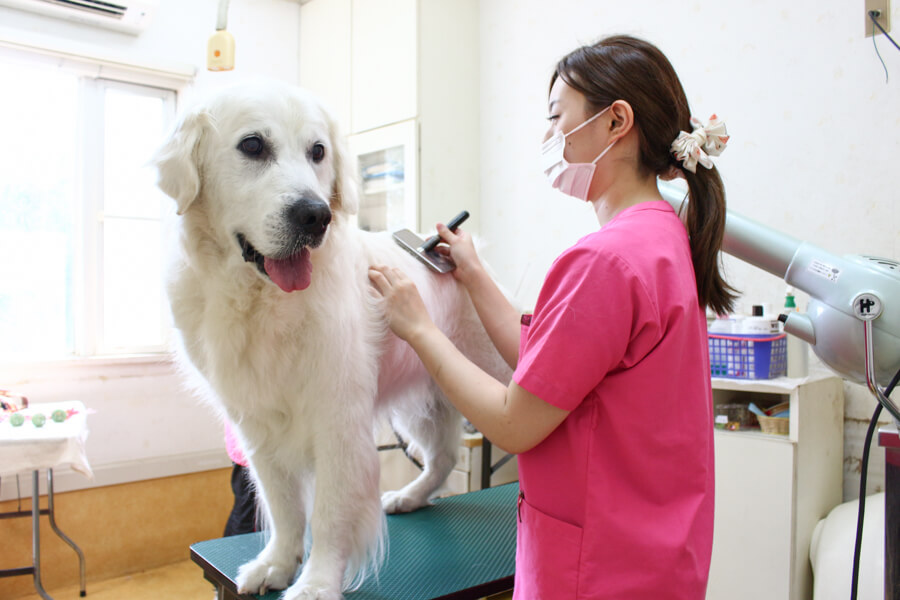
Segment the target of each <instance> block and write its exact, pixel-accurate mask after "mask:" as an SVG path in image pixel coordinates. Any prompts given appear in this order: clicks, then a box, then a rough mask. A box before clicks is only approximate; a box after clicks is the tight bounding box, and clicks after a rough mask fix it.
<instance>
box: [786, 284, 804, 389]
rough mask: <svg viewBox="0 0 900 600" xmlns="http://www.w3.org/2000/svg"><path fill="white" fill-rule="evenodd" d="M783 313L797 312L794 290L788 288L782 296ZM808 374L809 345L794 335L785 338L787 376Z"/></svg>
mask: <svg viewBox="0 0 900 600" xmlns="http://www.w3.org/2000/svg"><path fill="white" fill-rule="evenodd" d="M784 312H785V313H792V312H798V311H797V303H796V301H795V299H794V288H792V287H788V288H787V290H786V291H785V295H784ZM808 374H809V344H807V343H806V342H804V341H803V340H801V339H800V338H798V337H797V336H795V335H791V334H788V336H787V376H788V377H806V376H807V375H808Z"/></svg>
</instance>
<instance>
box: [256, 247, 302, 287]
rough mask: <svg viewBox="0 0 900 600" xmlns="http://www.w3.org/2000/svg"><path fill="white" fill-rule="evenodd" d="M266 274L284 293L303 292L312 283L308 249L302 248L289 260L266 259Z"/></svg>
mask: <svg viewBox="0 0 900 600" xmlns="http://www.w3.org/2000/svg"><path fill="white" fill-rule="evenodd" d="M265 266H266V273H268V275H269V278H270V279H271V280H272V281H274V282H275V283H276V284H277V285H278V287H280V288H281V289H283V290H284V291H286V292H293V291H294V290H305V289H306V288H308V287H309V284H310V282H311V281H312V261H311V260H310V257H309V248H304V249H303V250H301V251H300V252H298V253H297V254H295V255H293V256H292V257H290V258H283V259H281V260H276V259H274V258H268V257H267V258H266V263H265Z"/></svg>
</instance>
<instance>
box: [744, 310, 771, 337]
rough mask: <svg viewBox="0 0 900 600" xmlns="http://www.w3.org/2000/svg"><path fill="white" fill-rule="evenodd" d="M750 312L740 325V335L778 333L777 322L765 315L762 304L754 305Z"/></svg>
mask: <svg viewBox="0 0 900 600" xmlns="http://www.w3.org/2000/svg"><path fill="white" fill-rule="evenodd" d="M752 311H753V312H752V315H751V316H749V317H747V318H745V319H744V320H743V322H742V323H741V333H753V334H757V335H768V334H772V333H778V329H779V324H778V320H777V319H773V318H772V316H771V315H767V314H766V312H765V307H764V306H763V305H762V304H754V305H753V309H752Z"/></svg>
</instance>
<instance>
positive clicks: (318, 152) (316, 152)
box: [310, 143, 325, 163]
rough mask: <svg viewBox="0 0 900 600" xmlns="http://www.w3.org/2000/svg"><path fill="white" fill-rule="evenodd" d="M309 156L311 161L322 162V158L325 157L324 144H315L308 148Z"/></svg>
mask: <svg viewBox="0 0 900 600" xmlns="http://www.w3.org/2000/svg"><path fill="white" fill-rule="evenodd" d="M310 156H311V157H312V159H313V162H317V163H318V162H322V159H324V158H325V146H324V145H323V144H318V143H317V144H315V145H314V146H313V147H312V150H310Z"/></svg>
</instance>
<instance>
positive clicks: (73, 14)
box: [0, 0, 159, 35]
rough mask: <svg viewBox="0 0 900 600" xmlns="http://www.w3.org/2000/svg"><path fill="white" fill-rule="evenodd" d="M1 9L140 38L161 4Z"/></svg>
mask: <svg viewBox="0 0 900 600" xmlns="http://www.w3.org/2000/svg"><path fill="white" fill-rule="evenodd" d="M0 6H10V7H12V8H17V9H20V10H27V11H29V12H34V13H40V14H42V15H47V16H50V17H54V18H57V19H65V20H66V21H74V22H76V23H82V24H84V25H91V26H94V27H104V28H106V29H114V30H116V31H123V32H125V33H130V34H132V35H137V34H139V33H141V32H142V31H144V30H145V29H146V28H147V27H148V26H149V25H150V21H151V20H152V19H153V13H154V12H156V9H157V7H158V6H159V0H108V1H103V0H0Z"/></svg>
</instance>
